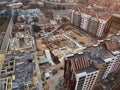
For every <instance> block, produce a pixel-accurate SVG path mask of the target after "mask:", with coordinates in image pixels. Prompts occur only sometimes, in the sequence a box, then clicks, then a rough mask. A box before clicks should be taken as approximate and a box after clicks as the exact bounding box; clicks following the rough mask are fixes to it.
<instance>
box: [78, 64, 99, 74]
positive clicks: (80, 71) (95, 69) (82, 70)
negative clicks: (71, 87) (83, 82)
mask: <svg viewBox="0 0 120 90" xmlns="http://www.w3.org/2000/svg"><path fill="white" fill-rule="evenodd" d="M97 70H98V68H96V67H95V66H94V65H90V66H89V67H87V68H84V69H81V70H77V71H76V73H77V74H78V73H82V72H86V73H91V72H94V71H97Z"/></svg>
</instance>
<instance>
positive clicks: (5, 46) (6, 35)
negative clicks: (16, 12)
mask: <svg viewBox="0 0 120 90" xmlns="http://www.w3.org/2000/svg"><path fill="white" fill-rule="evenodd" d="M12 26H13V19H12V17H11V19H10V21H9V24H8V27H7V30H6V33H5V36H4V39H3V43H2V46H1V50H2V51H7V48H8V44H9V38H10V34H11V32H12Z"/></svg>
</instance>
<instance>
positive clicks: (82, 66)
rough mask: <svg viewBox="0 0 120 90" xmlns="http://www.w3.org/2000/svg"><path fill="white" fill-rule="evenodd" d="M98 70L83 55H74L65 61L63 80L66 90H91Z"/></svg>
mask: <svg viewBox="0 0 120 90" xmlns="http://www.w3.org/2000/svg"><path fill="white" fill-rule="evenodd" d="M98 76H99V69H98V68H96V67H95V66H94V65H93V64H92V62H91V61H90V59H89V58H88V57H87V56H85V55H84V54H75V55H73V56H69V57H67V60H65V72H64V79H65V85H66V88H67V90H92V89H93V87H94V85H95V83H96V80H97V77H98Z"/></svg>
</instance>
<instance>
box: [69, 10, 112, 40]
mask: <svg viewBox="0 0 120 90" xmlns="http://www.w3.org/2000/svg"><path fill="white" fill-rule="evenodd" d="M73 9H74V10H72V11H71V17H70V18H71V23H72V24H73V25H74V26H76V27H77V28H79V29H82V30H83V31H85V32H86V33H89V34H91V35H92V36H94V37H96V38H98V39H102V38H104V37H105V36H106V35H107V34H108V32H109V29H110V26H111V22H112V17H111V16H110V15H108V14H106V13H102V14H100V13H99V12H94V11H92V10H90V9H85V8H78V9H77V8H73ZM78 15H79V17H78ZM74 22H76V23H77V25H76V24H75V23H74Z"/></svg>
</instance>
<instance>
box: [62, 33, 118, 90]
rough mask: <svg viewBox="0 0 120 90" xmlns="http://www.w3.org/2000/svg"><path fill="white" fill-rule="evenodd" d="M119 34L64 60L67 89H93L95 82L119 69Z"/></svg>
mask: <svg viewBox="0 0 120 90" xmlns="http://www.w3.org/2000/svg"><path fill="white" fill-rule="evenodd" d="M119 38H120V35H115V36H112V37H110V40H106V41H104V42H102V43H100V44H99V45H98V46H91V47H88V48H86V49H85V50H84V53H82V54H75V55H71V56H68V57H67V58H66V60H65V66H64V67H65V69H64V80H65V86H66V88H67V90H93V89H94V86H95V85H97V83H98V82H99V81H100V80H102V79H105V78H106V77H108V75H109V74H110V73H114V72H117V71H118V70H119V69H120V45H119V41H120V40H119Z"/></svg>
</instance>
